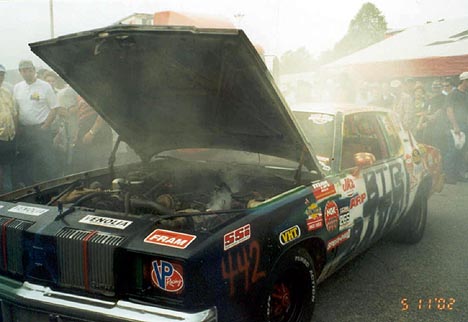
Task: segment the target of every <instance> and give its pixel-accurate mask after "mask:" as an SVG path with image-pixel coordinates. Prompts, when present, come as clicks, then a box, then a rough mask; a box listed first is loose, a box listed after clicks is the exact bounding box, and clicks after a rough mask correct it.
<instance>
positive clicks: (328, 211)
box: [324, 201, 340, 232]
mask: <svg viewBox="0 0 468 322" xmlns="http://www.w3.org/2000/svg"><path fill="white" fill-rule="evenodd" d="M324 212H325V226H326V227H327V230H328V231H330V232H332V231H334V230H336V229H338V223H339V221H340V218H339V210H338V206H337V205H336V202H334V201H328V202H327V204H326V205H325V211H324Z"/></svg>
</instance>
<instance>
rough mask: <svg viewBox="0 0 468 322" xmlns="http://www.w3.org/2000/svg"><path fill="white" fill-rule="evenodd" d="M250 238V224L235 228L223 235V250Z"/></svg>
mask: <svg viewBox="0 0 468 322" xmlns="http://www.w3.org/2000/svg"><path fill="white" fill-rule="evenodd" d="M249 239H250V224H247V225H245V226H243V227H240V228H237V229H236V230H233V231H231V232H229V233H227V234H226V235H224V250H228V249H230V248H232V247H234V246H236V245H239V244H240V243H243V242H245V241H246V240H249Z"/></svg>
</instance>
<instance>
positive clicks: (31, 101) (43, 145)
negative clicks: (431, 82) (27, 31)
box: [13, 60, 58, 185]
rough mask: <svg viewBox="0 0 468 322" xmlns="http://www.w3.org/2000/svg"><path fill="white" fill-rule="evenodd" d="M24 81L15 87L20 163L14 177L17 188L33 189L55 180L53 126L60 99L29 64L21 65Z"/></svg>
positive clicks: (20, 69) (22, 63) (23, 63)
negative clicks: (51, 129)
mask: <svg viewBox="0 0 468 322" xmlns="http://www.w3.org/2000/svg"><path fill="white" fill-rule="evenodd" d="M19 72H20V74H21V76H22V77H23V79H24V81H22V82H19V83H18V84H16V85H15V88H14V90H13V93H14V95H13V96H14V99H15V101H16V105H17V108H18V114H19V117H18V119H19V127H18V150H19V160H18V163H17V169H16V170H17V173H16V174H15V177H16V178H17V179H18V180H19V181H18V184H20V183H22V184H24V185H30V184H33V183H36V182H39V181H43V180H47V179H50V178H52V177H53V176H54V174H53V172H52V171H53V170H54V167H55V160H54V154H53V150H52V133H51V131H50V126H51V124H52V122H53V121H54V119H55V116H56V112H57V107H58V104H57V98H56V96H55V93H54V91H53V89H52V87H51V86H50V85H49V84H48V83H47V82H45V81H43V80H40V79H37V77H36V69H35V67H34V65H33V63H32V62H31V61H29V60H22V61H21V62H20V63H19Z"/></svg>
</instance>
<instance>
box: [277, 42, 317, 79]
mask: <svg viewBox="0 0 468 322" xmlns="http://www.w3.org/2000/svg"><path fill="white" fill-rule="evenodd" d="M316 66H317V62H316V60H315V58H314V57H313V56H312V55H311V54H310V53H309V51H308V50H307V49H306V48H305V47H301V48H298V49H296V50H288V51H287V52H285V53H284V54H283V55H282V56H281V59H280V73H281V74H289V73H300V72H309V71H312V70H313V69H314V67H316Z"/></svg>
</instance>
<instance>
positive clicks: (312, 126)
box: [294, 112, 335, 166]
mask: <svg viewBox="0 0 468 322" xmlns="http://www.w3.org/2000/svg"><path fill="white" fill-rule="evenodd" d="M294 116H295V117H296V119H297V121H298V122H299V126H300V127H301V129H302V131H303V132H304V135H305V137H306V140H307V141H308V142H309V143H310V145H311V146H312V148H313V150H314V152H315V154H316V157H317V159H318V160H319V161H320V162H323V163H324V164H325V165H327V166H329V165H330V159H331V157H332V154H333V138H334V128H335V118H334V116H333V115H330V114H323V113H310V112H294Z"/></svg>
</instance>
